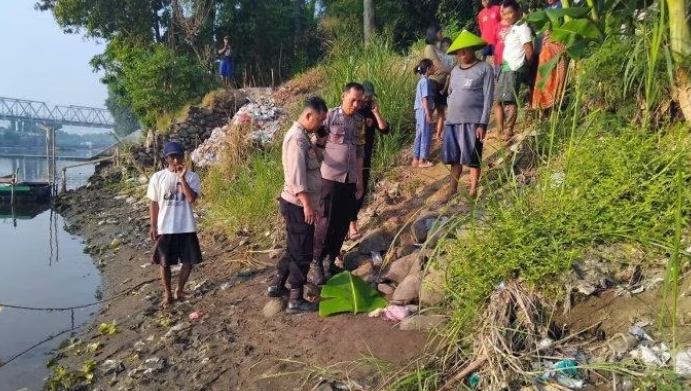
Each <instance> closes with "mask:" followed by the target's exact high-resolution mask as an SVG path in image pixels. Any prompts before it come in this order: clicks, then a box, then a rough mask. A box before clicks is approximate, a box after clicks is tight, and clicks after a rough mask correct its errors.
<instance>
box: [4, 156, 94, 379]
mask: <svg viewBox="0 0 691 391" xmlns="http://www.w3.org/2000/svg"><path fill="white" fill-rule="evenodd" d="M75 163H77V161H75V160H71V159H59V160H58V167H62V166H64V165H70V164H75ZM17 167H19V169H20V171H19V176H20V179H22V180H27V181H34V180H45V179H46V178H47V175H46V168H45V167H46V162H45V159H44V158H35V157H11V158H10V157H2V153H0V175H5V174H9V173H11V172H13V171H14V170H15V169H16V168H17ZM92 173H93V166H84V167H79V168H75V169H70V170H68V188H75V187H79V186H82V185H84V184H85V183H86V180H87V179H88V177H89V176H90V175H91V174H92ZM13 212H14V213H13ZM83 247H84V243H83V241H82V239H81V238H79V237H76V236H73V235H71V234H69V233H67V232H66V231H65V230H64V221H63V219H62V217H61V216H60V215H58V214H57V213H55V212H53V211H51V210H50V209H45V208H43V210H41V209H38V210H27V208H22V210H19V211H18V210H14V211H12V210H11V209H8V208H6V207H2V208H0V304H14V305H21V306H29V307H70V306H77V305H80V304H86V303H91V302H93V301H95V300H96V296H97V294H98V291H99V287H100V284H101V277H100V275H99V273H98V270H97V269H96V268H95V266H94V264H93V261H92V259H91V258H90V257H89V256H88V255H86V254H83V253H82V249H83ZM97 309H98V307H89V308H86V309H80V310H74V311H53V312H46V311H27V310H19V309H12V308H7V307H4V308H2V309H0V363H5V362H8V361H10V360H11V359H12V358H13V357H15V356H16V355H18V354H21V353H22V352H24V351H25V350H27V349H29V348H31V347H32V346H33V345H35V344H37V343H39V342H41V341H43V340H46V339H48V338H49V337H51V336H53V335H55V334H58V333H61V332H63V331H65V330H69V329H73V328H76V329H78V328H79V327H80V326H82V325H83V324H84V323H85V322H87V321H88V320H89V318H90V316H91V315H92V314H93V312H94V311H96V310H97ZM76 331H78V330H76ZM76 331H75V332H76ZM70 336H71V334H70V332H67V333H65V334H62V335H60V336H59V337H56V338H54V339H52V340H50V341H48V342H45V343H43V344H41V345H40V346H38V347H36V348H34V349H32V350H30V351H29V352H28V353H26V354H24V355H22V356H20V357H19V358H17V359H16V360H14V361H12V362H9V363H8V364H6V365H4V366H1V367H0V391H16V390H18V389H21V388H24V387H26V388H28V389H29V390H40V389H41V388H42V386H43V380H44V378H45V377H47V376H48V373H49V372H48V369H47V368H46V365H45V364H46V361H47V360H48V358H49V356H48V353H49V352H50V351H51V350H52V349H54V348H56V347H57V346H58V345H59V344H60V342H61V341H62V340H64V339H67V338H69V337H70ZM0 365H2V364H0Z"/></svg>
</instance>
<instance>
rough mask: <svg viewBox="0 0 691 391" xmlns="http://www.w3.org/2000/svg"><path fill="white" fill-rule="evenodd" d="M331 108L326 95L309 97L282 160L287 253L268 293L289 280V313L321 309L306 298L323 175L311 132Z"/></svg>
mask: <svg viewBox="0 0 691 391" xmlns="http://www.w3.org/2000/svg"><path fill="white" fill-rule="evenodd" d="M327 111H328V109H327V107H326V103H325V102H324V100H323V99H321V98H319V97H313V98H310V99H308V100H307V101H306V102H305V105H304V108H303V110H302V113H301V114H300V118H299V119H298V121H297V122H294V123H293V126H292V127H291V128H290V130H289V131H288V133H286V135H285V137H284V138H283V153H282V155H281V160H282V163H283V176H284V180H285V182H284V186H283V192H281V196H280V198H279V201H278V202H279V207H280V210H281V214H282V215H283V218H284V219H285V221H286V237H287V242H288V243H287V246H286V248H287V251H286V253H285V254H284V255H283V257H282V258H281V259H280V260H279V261H278V263H277V264H276V274H275V275H274V277H273V279H272V282H271V285H270V286H269V288H268V295H269V296H272V297H280V296H282V295H284V294H286V293H288V290H287V289H286V287H285V283H286V281H287V282H288V283H289V284H290V291H289V297H290V300H289V301H288V308H287V309H286V312H288V313H299V312H308V311H316V310H317V306H316V305H315V304H313V303H310V302H308V301H306V300H305V299H304V298H303V287H304V285H305V283H306V282H307V273H308V272H309V268H310V263H311V262H312V254H313V250H314V249H313V246H314V222H315V220H316V219H317V216H318V215H319V197H320V195H321V179H322V178H321V173H320V172H319V166H320V164H319V160H318V159H317V154H316V151H315V147H314V145H313V144H312V142H311V141H310V139H309V135H308V134H309V133H313V132H315V131H316V130H317V129H319V128H320V127H321V125H322V122H323V121H324V119H325V118H326V113H327Z"/></svg>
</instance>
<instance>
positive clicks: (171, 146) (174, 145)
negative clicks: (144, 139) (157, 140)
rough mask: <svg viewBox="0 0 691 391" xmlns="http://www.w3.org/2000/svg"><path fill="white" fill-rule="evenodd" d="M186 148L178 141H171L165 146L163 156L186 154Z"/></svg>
mask: <svg viewBox="0 0 691 391" xmlns="http://www.w3.org/2000/svg"><path fill="white" fill-rule="evenodd" d="M184 154H185V148H184V147H183V146H182V144H180V143H178V142H176V141H169V142H167V143H166V145H164V146H163V156H170V155H184Z"/></svg>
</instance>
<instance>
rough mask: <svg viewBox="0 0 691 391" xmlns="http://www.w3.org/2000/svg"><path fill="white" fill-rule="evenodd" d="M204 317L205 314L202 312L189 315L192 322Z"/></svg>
mask: <svg viewBox="0 0 691 391" xmlns="http://www.w3.org/2000/svg"><path fill="white" fill-rule="evenodd" d="M203 317H204V313H203V312H201V311H194V312H192V313H191V314H190V315H189V318H190V320H197V319H201V318H203Z"/></svg>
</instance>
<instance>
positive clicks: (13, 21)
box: [0, 0, 107, 107]
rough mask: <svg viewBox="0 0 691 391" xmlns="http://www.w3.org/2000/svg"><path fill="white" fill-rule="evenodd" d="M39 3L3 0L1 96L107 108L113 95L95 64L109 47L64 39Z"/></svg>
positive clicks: (79, 38)
mask: <svg viewBox="0 0 691 391" xmlns="http://www.w3.org/2000/svg"><path fill="white" fill-rule="evenodd" d="M35 3H36V1H35V0H0V96H2V97H9V98H21V99H30V100H37V101H44V102H48V103H51V104H61V105H81V106H92V107H104V101H105V99H106V95H107V91H106V87H105V85H103V84H101V82H100V81H99V78H100V77H101V75H99V74H97V73H94V72H93V71H92V69H91V66H90V65H89V60H90V59H91V57H93V56H94V55H95V54H99V53H101V52H103V50H104V45H103V44H98V43H96V42H94V41H93V40H85V39H84V38H83V37H82V35H79V34H64V33H63V32H62V30H61V29H60V27H58V25H57V23H56V22H55V19H53V15H52V14H51V13H50V12H40V11H36V10H34V4H35Z"/></svg>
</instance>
